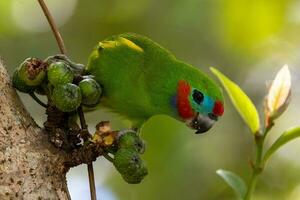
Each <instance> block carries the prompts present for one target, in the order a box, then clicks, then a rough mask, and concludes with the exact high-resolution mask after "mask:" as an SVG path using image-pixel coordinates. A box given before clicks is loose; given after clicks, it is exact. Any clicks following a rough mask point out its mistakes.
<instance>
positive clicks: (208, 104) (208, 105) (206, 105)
mask: <svg viewBox="0 0 300 200" xmlns="http://www.w3.org/2000/svg"><path fill="white" fill-rule="evenodd" d="M214 105H215V102H214V100H212V99H211V98H210V97H209V96H206V95H204V101H203V106H202V107H203V110H204V113H207V114H208V113H211V112H212V110H213V109H214Z"/></svg>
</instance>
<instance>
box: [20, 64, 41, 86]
mask: <svg viewBox="0 0 300 200" xmlns="http://www.w3.org/2000/svg"><path fill="white" fill-rule="evenodd" d="M18 71H19V72H18V74H19V78H20V79H21V80H22V81H23V82H24V83H25V84H26V85H28V86H38V85H40V84H41V83H42V82H43V81H44V79H45V77H46V65H45V64H44V63H43V61H42V60H40V59H37V58H27V59H26V60H25V61H24V62H22V63H21V65H20V66H19V68H18Z"/></svg>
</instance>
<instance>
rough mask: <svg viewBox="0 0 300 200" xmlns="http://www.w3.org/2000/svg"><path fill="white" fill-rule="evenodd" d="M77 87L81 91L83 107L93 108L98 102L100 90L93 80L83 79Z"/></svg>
mask: <svg viewBox="0 0 300 200" xmlns="http://www.w3.org/2000/svg"><path fill="white" fill-rule="evenodd" d="M78 86H79V88H80V90H81V94H82V104H83V105H85V106H90V107H93V106H96V105H97V104H98V103H99V102H100V97H101V93H102V90H101V87H100V85H99V84H98V83H97V82H96V81H95V80H94V79H91V78H87V79H83V80H82V81H80V82H79V84H78Z"/></svg>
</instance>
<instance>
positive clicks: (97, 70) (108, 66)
mask: <svg viewBox="0 0 300 200" xmlns="http://www.w3.org/2000/svg"><path fill="white" fill-rule="evenodd" d="M85 73H86V74H88V75H92V76H94V77H95V80H96V81H97V82H98V83H99V84H100V85H101V87H102V90H103V91H102V97H101V101H100V103H99V106H100V107H104V108H108V109H109V110H111V111H112V112H115V113H118V114H119V115H121V116H123V117H125V118H126V119H128V120H130V121H131V122H132V127H134V128H136V129H139V128H141V126H142V125H143V124H144V123H145V122H146V121H147V120H148V119H149V118H151V117H152V116H154V115H168V116H170V117H172V118H174V119H176V120H178V121H181V122H183V123H185V124H186V125H187V126H188V127H189V128H191V129H193V130H195V133H196V134H199V133H204V132H206V131H208V130H209V129H211V127H212V126H213V125H214V123H215V122H216V121H217V120H218V118H219V117H221V116H222V115H223V113H224V100H223V93H222V89H221V88H220V87H219V86H218V85H217V84H216V83H215V81H214V80H212V79H211V78H210V77H208V75H206V74H205V73H204V72H202V71H201V70H200V69H199V68H197V67H195V66H192V65H190V64H187V63H185V62H183V61H181V60H179V59H177V58H176V57H175V56H174V55H173V54H172V53H171V52H170V51H169V50H167V49H165V48H164V47H162V46H160V45H159V44H158V43H156V42H154V41H152V40H151V39H149V38H148V37H146V36H143V35H139V34H136V33H123V34H119V35H114V36H110V37H108V38H106V39H105V40H103V41H101V42H99V43H98V44H97V45H96V47H95V48H94V49H93V51H92V53H91V55H90V56H89V58H88V62H87V65H86V66H85Z"/></svg>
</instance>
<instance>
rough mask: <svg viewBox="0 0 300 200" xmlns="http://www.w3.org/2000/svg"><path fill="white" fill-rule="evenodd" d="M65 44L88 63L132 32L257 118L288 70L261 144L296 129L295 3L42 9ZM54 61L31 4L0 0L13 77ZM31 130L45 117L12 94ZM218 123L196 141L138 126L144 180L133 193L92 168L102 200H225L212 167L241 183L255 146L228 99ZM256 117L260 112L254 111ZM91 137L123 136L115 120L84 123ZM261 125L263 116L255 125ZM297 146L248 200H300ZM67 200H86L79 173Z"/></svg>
mask: <svg viewBox="0 0 300 200" xmlns="http://www.w3.org/2000/svg"><path fill="white" fill-rule="evenodd" d="M46 3H47V4H48V5H49V7H50V10H51V11H52V13H53V15H54V18H55V20H56V22H57V23H58V25H59V27H60V30H61V33H62V35H63V38H64V40H65V43H66V46H67V51H68V55H69V56H70V57H71V58H72V59H73V60H75V61H78V62H81V63H86V61H87V58H88V55H89V53H90V52H91V49H92V48H93V46H95V45H96V43H97V42H98V41H100V40H102V39H104V38H105V37H107V36H110V35H113V34H118V33H123V32H136V33H140V34H143V35H146V36H148V37H150V38H152V39H153V40H155V41H157V42H158V43H160V44H161V45H163V46H165V47H166V48H168V49H170V50H171V51H172V52H173V53H174V54H175V55H176V56H177V57H178V58H180V59H182V60H184V61H186V62H189V63H191V64H193V65H195V66H198V67H199V68H201V69H202V70H204V71H205V72H207V73H209V74H210V75H211V73H210V72H209V70H208V67H209V66H215V67H217V68H218V69H220V70H221V71H222V72H224V73H225V74H226V75H228V76H229V77H230V78H231V79H232V80H234V81H235V82H236V83H238V84H239V85H240V86H241V87H242V88H243V89H244V90H245V91H246V92H247V94H248V95H249V96H250V97H251V99H252V100H253V101H254V103H255V105H256V106H257V107H258V109H259V110H260V111H262V107H263V103H262V102H263V99H264V96H265V94H266V91H267V89H266V83H268V82H270V80H272V78H273V77H274V75H275V74H276V72H277V71H278V70H279V69H280V68H281V67H282V66H283V65H284V64H288V65H289V66H290V70H291V72H292V85H293V93H292V101H291V104H290V106H289V108H288V110H287V111H286V112H285V113H284V115H283V116H282V117H281V118H280V119H278V120H277V121H276V125H275V128H274V130H272V131H271V132H270V134H269V136H268V139H267V145H269V144H271V142H272V141H274V140H275V139H276V138H277V137H278V136H279V135H280V134H281V133H282V131H284V130H285V129H287V128H289V127H292V126H296V125H300V114H299V113H300V108H299V107H300V103H299V101H300V89H299V87H298V86H299V84H300V79H299V77H300V59H299V58H300V0H251V1H250V0H164V1H161V0H86V1H79V0H63V1H61V0H46ZM57 52H58V49H57V46H56V43H55V40H54V38H53V36H52V33H51V32H50V29H49V26H48V24H47V22H46V20H45V18H44V16H43V14H42V12H41V10H40V8H39V7H38V3H37V1H36V0H0V55H1V57H2V59H3V60H4V62H5V63H6V65H7V68H8V70H9V72H10V74H11V73H12V71H13V69H14V68H15V67H16V66H17V65H18V64H19V63H20V62H21V61H22V60H24V59H25V58H26V57H29V56H34V57H39V58H45V57H47V56H49V55H52V54H55V53H57ZM20 96H21V98H22V101H23V102H24V104H25V105H26V107H27V109H28V110H29V111H30V112H31V113H32V115H33V117H34V118H35V119H36V120H37V122H38V123H39V124H42V122H43V121H44V120H45V114H44V110H43V109H42V108H40V107H39V106H37V104H36V103H35V102H33V101H32V100H31V99H30V98H29V97H28V96H27V95H23V94H20ZM225 100H226V108H225V109H226V111H225V115H224V117H222V119H221V120H219V122H218V123H217V124H216V125H215V126H214V128H213V129H212V130H211V131H209V133H207V134H204V135H195V134H194V133H193V131H192V130H189V129H188V128H187V127H186V126H185V125H184V124H182V123H180V122H177V121H175V120H174V119H171V118H169V117H166V116H155V117H153V118H151V119H150V120H149V121H148V122H147V123H146V125H145V127H144V129H143V131H142V136H143V138H144V139H145V140H146V141H147V150H146V153H145V154H144V156H143V158H144V159H145V160H146V162H147V165H148V168H149V175H148V176H147V177H146V178H145V179H144V181H143V182H142V183H141V184H139V185H129V184H127V183H125V182H124V181H123V180H122V178H121V176H120V175H119V174H118V173H117V172H116V170H115V169H114V167H113V166H112V165H111V164H110V163H109V162H107V161H106V160H105V159H103V158H99V159H98V160H97V162H96V163H95V164H94V168H95V173H96V184H97V191H98V196H99V199H102V200H140V199H143V200H160V199H164V200H168V199H172V200H181V199H188V200H199V199H205V200H216V199H221V200H229V199H234V193H233V192H232V191H231V190H230V189H229V188H228V187H227V186H226V185H225V183H224V182H223V181H222V180H221V178H220V177H218V176H217V175H216V173H215V171H216V170H217V169H219V168H222V169H227V170H232V171H234V172H236V173H238V174H239V175H240V176H242V177H243V178H244V179H245V180H249V177H250V172H251V170H250V167H249V160H251V156H252V153H253V150H254V149H253V138H252V135H251V134H250V132H249V130H248V129H247V127H246V126H245V124H244V122H243V121H242V120H241V119H240V117H239V115H238V114H237V112H236V111H235V110H234V108H233V106H232V104H231V103H230V101H229V99H228V98H226V99H225ZM260 113H261V114H262V112H260ZM87 118H88V122H89V127H90V128H91V130H92V129H93V127H94V125H95V124H96V123H97V122H99V121H101V120H110V121H111V122H112V125H113V127H114V128H115V129H119V128H127V124H128V123H127V122H124V121H123V120H122V119H121V118H119V117H118V116H117V115H115V114H111V113H109V112H105V111H97V112H94V113H89V114H88V115H87ZM261 118H263V117H261ZM299 152H300V140H295V141H294V142H291V143H290V144H288V145H287V146H285V147H283V148H282V149H281V150H280V151H279V152H278V153H276V155H274V157H272V159H271V160H270V162H269V165H268V166H267V168H266V170H265V172H264V173H263V175H262V176H261V178H260V179H259V182H258V185H257V190H256V192H255V196H254V199H255V200H269V199H270V200H271V199H272V200H282V199H284V200H297V199H300V157H299ZM67 178H68V185H69V189H70V192H71V196H72V199H74V200H82V199H89V189H88V177H87V170H86V166H85V165H82V166H79V167H76V168H74V169H72V170H71V171H70V172H69V173H68V177H67Z"/></svg>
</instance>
